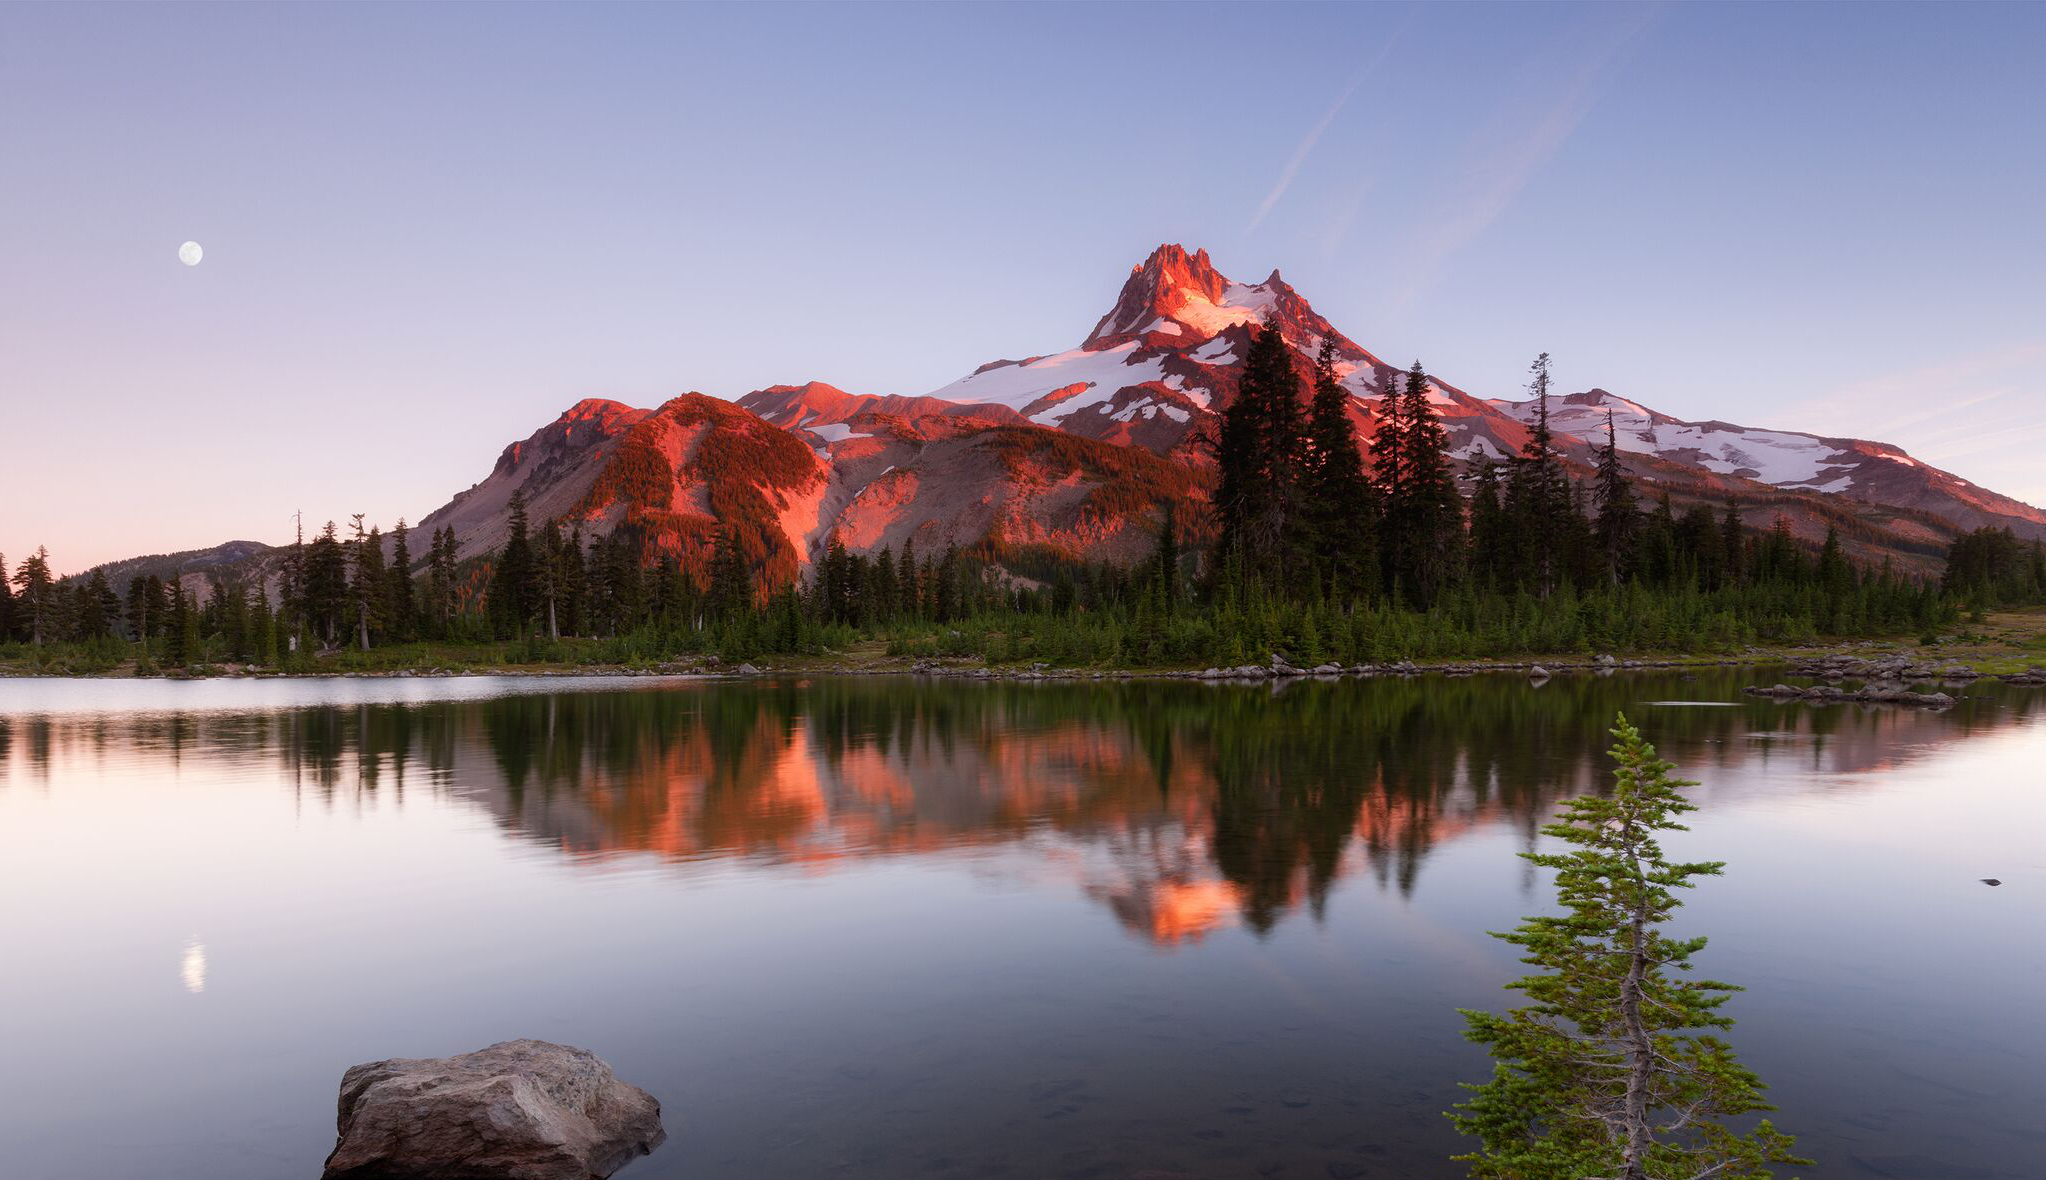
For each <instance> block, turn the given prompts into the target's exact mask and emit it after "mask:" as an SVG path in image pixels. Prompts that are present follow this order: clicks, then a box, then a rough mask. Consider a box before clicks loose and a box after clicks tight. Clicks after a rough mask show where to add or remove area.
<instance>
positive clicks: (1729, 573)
mask: <svg viewBox="0 0 2046 1180" xmlns="http://www.w3.org/2000/svg"><path fill="white" fill-rule="evenodd" d="M1719 544H1720V569H1721V570H1722V571H1724V577H1725V579H1726V584H1727V585H1729V586H1738V585H1740V584H1741V582H1742V581H1744V580H1745V579H1746V578H1747V576H1748V569H1747V555H1748V545H1747V538H1746V535H1745V534H1744V533H1743V531H1742V529H1741V509H1740V505H1739V504H1737V503H1735V502H1733V501H1731V500H1729V501H1727V504H1726V519H1725V521H1724V522H1723V523H1722V524H1721V525H1720V526H1719Z"/></svg>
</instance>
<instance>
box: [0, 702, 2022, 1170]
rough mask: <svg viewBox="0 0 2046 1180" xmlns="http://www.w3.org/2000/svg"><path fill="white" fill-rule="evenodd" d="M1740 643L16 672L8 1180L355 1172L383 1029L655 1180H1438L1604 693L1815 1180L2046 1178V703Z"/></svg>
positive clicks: (391, 1050) (399, 1047) (2, 1125)
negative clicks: (563, 672)
mask: <svg viewBox="0 0 2046 1180" xmlns="http://www.w3.org/2000/svg"><path fill="white" fill-rule="evenodd" d="M1752 677H1753V674H1749V673H1730V672H1729V673H1717V672H1715V673H1700V674H1698V675H1696V676H1695V677H1691V676H1685V675H1679V674H1643V675H1622V676H1612V677H1605V678H1595V677H1565V678H1559V679H1557V680H1555V681H1552V682H1550V683H1548V684H1547V685H1545V686H1543V687H1540V688H1535V687H1531V686H1530V685H1528V684H1527V683H1526V682H1525V681H1523V680H1520V679H1518V678H1504V677H1502V678H1490V679H1488V678H1476V679H1468V680H1441V679H1420V680H1412V681H1399V680H1394V681H1368V682H1345V683H1336V684H1327V683H1298V684H1293V685H1289V686H1287V687H1285V688H1283V689H1280V690H1277V691H1274V690H1271V689H1269V688H1245V687H1216V686H1206V685H1194V684H1128V685H1110V686H1100V685H1059V684H975V683H959V682H950V681H938V682H933V681H918V680H910V679H900V680H896V679H888V680H883V679H825V680H815V681H805V682H784V683H704V682H688V681H644V680H545V681H536V680H484V679H463V680H443V681H424V680H409V681H408V680H340V681H291V682H287V681H272V682H215V683H197V684H171V683H160V682H117V681H99V682H94V681H25V680H15V681H0V1045H4V1047H5V1048H4V1052H0V1173H4V1174H5V1175H8V1176H20V1177H37V1178H44V1177H52V1178H54V1177H83V1178H92V1180H97V1178H100V1177H108V1178H125V1177H135V1178H138V1180H140V1178H147V1180H276V1178H289V1177H313V1176H317V1175H318V1172H319V1166H320V1161H321V1159H322V1158H323V1157H324V1156H325V1154H326V1152H327V1150H328V1149H329V1148H330V1147H331V1146H332V1143H333V1133H334V1132H333V1105H334V1094H335V1088H336V1085H337V1083H338V1082H339V1080H340V1076H341V1072H342V1070H343V1069H345V1068H346V1067H347V1066H349V1065H350V1064H353V1063H355V1062H358V1061H364V1060H369V1059H373V1058H378V1057H387V1056H428V1055H439V1054H445V1053H454V1052H460V1051H464V1050H468V1049H473V1048H478V1047H480V1046H482V1045H484V1044H487V1043H490V1042H492V1041H497V1040H502V1039H506V1038H511V1037H526V1036H531V1037H543V1038H547V1039H551V1040H558V1041H565V1042H569V1043H572V1044H577V1045H583V1046H586V1047H588V1048H590V1049H593V1050H595V1051H596V1052H597V1053H598V1054H600V1055H601V1056H603V1057H604V1058H606V1059H607V1060H609V1061H610V1062H611V1063H612V1064H613V1065H614V1066H615V1067H616V1068H617V1069H618V1072H619V1073H620V1074H621V1075H622V1076H623V1077H624V1078H626V1079H627V1080H629V1081H632V1082H635V1083H637V1084H639V1085H642V1086H644V1087H646V1088H647V1089H648V1090H650V1091H652V1092H653V1093H654V1094H655V1095H656V1096H657V1097H658V1098H659V1099H660V1100H661V1103H662V1106H663V1108H664V1111H665V1113H666V1119H667V1123H668V1127H669V1130H670V1136H671V1138H670V1140H669V1142H668V1144H667V1145H666V1146H665V1147H663V1148H662V1149H661V1150H660V1151H658V1152H656V1153H655V1154H654V1155H653V1156H652V1157H650V1158H649V1159H646V1160H644V1161H641V1162H640V1163H637V1164H634V1165H633V1166H632V1167H630V1168H629V1169H627V1171H626V1172H625V1173H624V1175H625V1176H626V1177H629V1178H631V1180H653V1178H655V1177H676V1178H681V1177H688V1178H691V1180H707V1178H741V1177H744V1178H749V1180H758V1178H763V1177H804V1178H813V1177H834V1176H837V1177H874V1178H881V1177H923V1176H931V1177H1014V1178H1019V1180H1021V1178H1031V1180H1034V1178H1038V1177H1116V1178H1120V1177H1130V1176H1135V1175H1141V1174H1144V1173H1146V1172H1153V1171H1156V1172H1165V1173H1186V1174H1190V1175H1194V1176H1204V1177H1215V1178H1225V1177H1281V1178H1285V1180H1294V1178H1302V1177H1371V1178H1375V1180H1423V1178H1430V1177H1452V1176H1456V1175H1458V1174H1459V1172H1458V1169H1457V1168H1456V1166H1455V1165H1452V1164H1450V1163H1448V1162H1447V1160H1446V1157H1447V1156H1449V1155H1450V1154H1452V1153H1454V1152H1456V1151H1458V1150H1460V1149H1462V1148H1463V1147H1464V1146H1466V1145H1465V1144H1464V1143H1463V1142H1462V1141H1461V1140H1459V1139H1458V1138H1457V1136H1456V1135H1455V1134H1454V1133H1453V1131H1452V1129H1451V1127H1450V1126H1449V1124H1448V1122H1447V1121H1446V1120H1445V1119H1444V1118H1443V1117H1442V1111H1443V1110H1444V1109H1446V1108H1447V1107H1448V1106H1450V1105H1451V1104H1452V1103H1454V1102H1456V1101H1457V1100H1458V1096H1459V1092H1458V1089H1457V1083H1458V1082H1459V1081H1464V1080H1477V1079H1481V1078H1482V1077H1484V1076H1485V1074H1486V1071H1487V1063H1486V1061H1485V1059H1484V1058H1483V1056H1482V1054H1481V1053H1480V1052H1479V1051H1477V1050H1476V1049H1475V1048H1474V1047H1472V1046H1470V1045H1468V1044H1466V1043H1464V1042H1463V1041H1462V1039H1461V1037H1460V1033H1461V1028H1462V1024H1461V1020H1460V1018H1459V1017H1458V1015H1457V1013H1456V1009H1457V1007H1458V1006H1471V1007H1481V1006H1490V1007H1504V1006H1506V1005H1507V1004H1508V1003H1509V1001H1510V999H1511V996H1510V994H1509V993H1506V992H1504V991H1502V990H1500V985H1501V984H1502V983H1503V982H1505V981H1506V980H1507V979H1509V978H1511V977H1512V976H1513V975H1514V974H1516V973H1517V972H1516V967H1517V964H1516V963H1515V962H1514V959H1513V956H1512V954H1511V948H1509V947H1506V946H1504V945H1503V944H1499V943H1497V942H1496V941H1495V940H1492V939H1489V938H1487V937H1486V934H1485V932H1486V931H1488V930H1499V929H1505V928H1508V927H1509V926H1511V925H1512V924H1514V923H1515V922H1516V921H1517V920H1518V918H1519V917H1520V916H1521V915H1522V914H1525V913H1528V912H1531V911H1533V910H1536V909H1540V908H1543V907H1545V906H1546V904H1547V893H1546V890H1545V889H1544V888H1543V883H1542V882H1541V881H1540V880H1538V879H1537V877H1536V875H1535V874H1534V872H1533V871H1532V870H1531V869H1530V868H1529V867H1528V866H1527V865H1526V864H1525V863H1524V862H1523V861H1521V860H1519V859H1518V858H1517V857H1516V856H1515V855H1514V854H1515V853H1516V852H1518V851H1520V850H1523V849H1526V848H1528V847H1529V846H1530V841H1531V840H1532V839H1533V838H1534V837H1533V835H1532V833H1533V832H1534V830H1535V828H1536V827H1537V826H1538V825H1539V824H1540V823H1542V822H1543V821H1544V820H1545V819H1546V817H1547V816H1548V815H1549V813H1550V812H1551V810H1552V809H1553V808H1554V806H1555V804H1556V802H1557V801H1558V800H1559V799H1560V798H1563V797H1565V796H1567V795H1569V794H1571V793H1575V792H1582V791H1586V790H1591V789H1595V788H1596V787H1598V786H1599V785H1600V784H1602V783H1603V782H1605V781H1606V766H1605V763H1604V758H1603V750H1604V748H1605V747H1606V745H1607V744H1608V741H1607V739H1606V735H1605V733H1604V730H1605V728H1606V726H1607V725H1608V724H1610V721H1611V718H1612V716H1613V713H1614V712H1615V710H1618V709H1625V710H1626V711H1627V712H1628V713H1629V714H1630V716H1633V717H1634V718H1635V719H1636V720H1637V721H1638V722H1639V723H1640V724H1641V725H1642V727H1643V729H1644V730H1645V731H1646V732H1647V734H1648V736H1649V737H1650V738H1651V739H1652V740H1653V741H1655V742H1656V743H1657V744H1658V745H1659V746H1660V747H1661V749H1662V752H1663V754H1664V755H1665V756H1667V757H1670V758H1672V759H1673V760H1675V761H1676V762H1677V763H1678V764H1679V765H1680V767H1681V768H1682V769H1683V771H1684V772H1685V773H1686V774H1687V776H1688V777H1691V778H1697V779H1701V780H1703V784H1704V785H1703V786H1701V787H1699V788H1697V789H1695V790H1694V791H1693V792H1692V793H1693V796H1694V798H1695V799H1696V800H1697V801H1698V802H1699V803H1700V804H1702V810H1701V811H1700V812H1699V813H1698V814H1697V815H1696V816H1694V817H1693V818H1692V824H1693V831H1692V832H1691V833H1690V834H1689V835H1688V836H1684V837H1680V838H1678V839H1676V840H1673V841H1671V842H1670V845H1671V850H1672V852H1674V853H1675V854H1677V855H1679V856H1691V857H1697V858H1714V859H1724V860H1726V861H1728V862H1730V863H1729V867H1728V870H1727V876H1725V877H1724V878H1722V879H1719V880H1714V881H1707V882H1706V883H1704V885H1703V886H1702V887H1701V888H1700V889H1699V890H1698V891H1697V892H1696V893H1695V895H1694V896H1693V898H1692V900H1691V901H1690V903H1689V904H1688V905H1687V906H1686V907H1685V908H1684V910H1683V911H1681V922H1680V924H1679V928H1680V929H1681V930H1682V931H1684V932H1695V933H1705V934H1709V935H1710V936H1711V938H1712V944H1711V946H1710V947H1708V948H1707V950H1706V951H1705V952H1703V954H1702V956H1701V960H1700V961H1701V966H1702V968H1703V970H1705V971H1706V972H1707V973H1709V974H1711V975H1714V976H1716V977H1719V978H1723V979H1728V980H1731V981H1733V982H1736V983H1741V984H1744V985H1746V986H1747V988H1748V989H1749V990H1748V991H1747V992H1746V993H1745V994H1743V995H1741V996H1740V997H1738V998H1737V999H1736V1000H1735V1001H1734V1002H1733V1005H1732V1008H1731V1011H1732V1014H1733V1015H1734V1016H1736V1017H1737V1018H1738V1020H1739V1025H1738V1027H1737V1028H1736V1029H1735V1030H1734V1032H1733V1034H1732V1039H1733V1041H1734V1043H1735V1045H1736V1047H1737V1048H1738V1049H1739V1051H1740V1052H1741V1053H1742V1054H1743V1056H1744V1057H1745V1059H1746V1060H1747V1062H1748V1063H1749V1064H1751V1065H1753V1066H1754V1067H1755V1068H1756V1069H1758V1070H1759V1072H1760V1073H1761V1075H1762V1076H1763V1078H1764V1079H1765V1080H1767V1081H1769V1082H1770V1083H1771V1084H1772V1085H1773V1087H1774V1089H1773V1094H1774V1096H1775V1098H1776V1101H1777V1103H1778V1105H1779V1106H1780V1108H1781V1110H1780V1113H1779V1114H1778V1116H1777V1118H1778V1121H1779V1122H1780V1123H1781V1124H1782V1125H1783V1126H1785V1127H1786V1128H1788V1129H1790V1130H1793V1131H1795V1132H1797V1133H1798V1134H1799V1135H1800V1136H1801V1146H1802V1147H1803V1149H1804V1150H1805V1153H1806V1154H1808V1155H1811V1156H1814V1157H1816V1158H1817V1159H1818V1160H1819V1161H1820V1163H1821V1166H1820V1167H1819V1168H1816V1169H1811V1170H1809V1171H1808V1172H1807V1175H1809V1176H1817V1177H1893V1178H1902V1180H1961V1178H1983V1180H1990V1178H1999V1180H2000V1178H2004V1177H2009V1178H2012V1180H2018V1178H2024V1180H2032V1178H2036V1177H2038V1176H2040V1175H2041V1174H2042V1173H2046V1162H2042V1161H2046V1113H2042V1110H2046V1005H2042V1004H2041V1002H2040V1000H2041V988H2042V981H2046V937H2042V935H2046V905H2042V900H2041V897H2042V890H2046V851H2042V848H2046V841H2042V839H2041V830H2040V829H2041V823H2040V821H2041V819H2042V817H2046V803H2042V794H2041V792H2042V782H2046V774H2042V768H2046V723H2042V719H2046V693H2041V692H2038V691H2036V690H2022V689H2007V688H2004V687H2002V686H1998V685H1994V684H1990V685H1978V686H1974V687H1971V688H1969V689H1966V690H1962V691H1963V693H1964V696H1963V699H1962V701H1961V703H1960V704H1959V706H1958V707H1956V708H1954V709H1953V710H1951V711H1948V712H1944V713H1925V712H1916V711H1907V710H1864V709H1858V708H1838V707H1835V708H1810V707H1806V706H1803V705H1777V704H1773V703H1768V702H1762V701H1752V700H1744V699H1742V698H1741V697H1740V696H1739V695H1738V693H1737V689H1738V686H1739V685H1740V684H1742V683H1745V682H1746V681H1748V680H1749V679H1752ZM1772 679H1773V678H1772ZM1983 877H1997V878H2001V879H2002V881H2003V882H2004V883H2003V885H2002V886H2001V887H1997V888H1991V887H1989V886H1986V885H1984V884H1982V883H1981V882H1980V881H1979V880H1978V879H1979V878H1983Z"/></svg>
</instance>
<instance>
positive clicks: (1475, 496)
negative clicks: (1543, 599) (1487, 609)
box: [1470, 458, 1514, 589]
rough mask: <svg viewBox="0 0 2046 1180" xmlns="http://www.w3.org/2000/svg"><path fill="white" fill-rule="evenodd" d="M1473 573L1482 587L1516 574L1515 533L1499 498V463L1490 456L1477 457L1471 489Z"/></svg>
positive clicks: (1495, 583) (1471, 567)
mask: <svg viewBox="0 0 2046 1180" xmlns="http://www.w3.org/2000/svg"><path fill="white" fill-rule="evenodd" d="M1470 512H1471V552H1470V575H1471V580H1472V582H1473V583H1475V584H1476V585H1478V586H1479V587H1481V588H1487V589H1491V588H1497V587H1499V586H1501V585H1504V584H1507V583H1509V582H1510V581H1511V579H1512V576H1513V565H1514V562H1513V537H1512V534H1511V525H1510V524H1509V523H1508V521H1507V519H1506V509H1505V507H1504V506H1503V505H1502V504H1501V503H1500V501H1499V467H1498V465H1497V464H1495V463H1493V462H1492V461H1491V460H1490V459H1489V458H1487V459H1480V460H1479V461H1478V474H1477V477H1476V483H1475V486H1474V487H1473V488H1472V490H1471V508H1470Z"/></svg>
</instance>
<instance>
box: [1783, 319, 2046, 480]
mask: <svg viewBox="0 0 2046 1180" xmlns="http://www.w3.org/2000/svg"><path fill="white" fill-rule="evenodd" d="M2042 391H2046V341H2030V342H2026V343H2023V344H2018V345H2014V346H2012V347H2009V348H2000V349H1996V350H1994V351H1990V352H1985V353H1981V354H1979V355H1976V356H1967V357H1956V358H1952V359H1949V360H1945V361H1941V362H1940V363H1938V364H1933V365H1924V366H1921V367H1917V368H1912V369H1906V370H1899V371H1897V372H1893V373H1884V374H1881V375H1880V376H1876V377H1868V378H1864V379H1861V380H1858V381H1850V382H1848V383H1846V384H1844V385H1841V386H1838V387H1837V388H1834V389H1830V390H1827V391H1825V392H1823V393H1820V394H1817V395H1816V396H1813V397H1809V398H1805V399H1803V400H1801V401H1797V402H1793V403H1790V404H1789V405H1786V406H1785V407H1784V408H1783V411H1782V414H1781V420H1782V421H1783V424H1784V425H1785V426H1788V427H1791V428H1793V429H1801V430H1810V431H1813V432H1815V433H1819V434H1829V435H1841V434H1851V435H1856V436H1858V437H1861V438H1868V439H1873V440H1876V441H1878V442H1886V443H1892V444H1894V445H1897V446H1900V447H1903V448H1904V449H1905V450H1906V451H1909V452H1910V453H1911V454H1912V455H1913V456H1915V457H1917V458H1919V459H1922V460H1924V461H1925V462H1928V463H1931V464H1934V465H1935V466H1938V467H1943V468H1946V469H1947V470H1950V471H1954V473H1955V474H1956V475H1959V476H1962V477H1963V478H1966V479H1970V480H1973V481H1975V482H1976V483H1979V484H1981V485H1983V486H1984V487H1988V488H1992V489H1994V490H1996V491H1999V492H2002V493H2004V494H2005V495H2009V496H2016V497H2017V498H2018V499H2020V500H2024V501H2026V502H2027V503H2030V504H2046V478H2042V472H2046V467H2042V465H2041V464H2040V463H2039V462H2038V461H2037V459H2036V457H2035V455H2034V453H2033V450H2032V448H2033V446H2034V445H2035V444H2036V443H2038V442H2039V441H2041V440H2046V397H2042V396H2041V392H2042ZM1956 468H1964V470H1955V469H1956Z"/></svg>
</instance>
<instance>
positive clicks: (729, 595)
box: [704, 529, 753, 623]
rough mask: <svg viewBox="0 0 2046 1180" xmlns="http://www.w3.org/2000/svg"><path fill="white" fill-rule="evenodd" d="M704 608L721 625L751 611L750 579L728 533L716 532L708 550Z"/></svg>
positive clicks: (735, 543) (729, 532) (736, 547)
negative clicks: (708, 580) (708, 576)
mask: <svg viewBox="0 0 2046 1180" xmlns="http://www.w3.org/2000/svg"><path fill="white" fill-rule="evenodd" d="M704 605H705V608H706V609H707V611H708V612H709V614H710V617H711V619H712V621H714V622H719V623H724V622H729V621H730V620H732V619H734V618H737V617H738V616H739V615H740V614H742V613H744V612H746V611H749V610H751V609H752V608H753V579H752V575H751V574H749V573H748V572H747V569H746V559H745V557H743V556H742V555H741V554H740V553H739V544H738V542H737V541H736V540H734V539H733V537H732V534H731V531H730V530H728V529H719V530H718V533H717V539H716V540H715V541H714V542H712V544H711V550H710V590H709V593H708V596H707V601H706V602H705V604H704Z"/></svg>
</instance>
